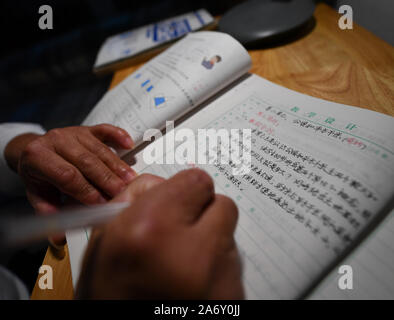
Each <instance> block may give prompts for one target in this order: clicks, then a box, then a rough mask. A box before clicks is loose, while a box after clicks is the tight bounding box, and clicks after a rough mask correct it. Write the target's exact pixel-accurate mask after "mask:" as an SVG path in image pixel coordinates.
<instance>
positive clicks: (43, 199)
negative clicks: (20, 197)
mask: <svg viewBox="0 0 394 320" xmlns="http://www.w3.org/2000/svg"><path fill="white" fill-rule="evenodd" d="M26 197H27V199H28V201H29V203H30V204H31V206H32V207H33V208H34V210H35V211H36V213H38V214H39V215H49V214H53V213H55V212H56V211H57V210H58V207H59V206H60V194H59V191H58V190H56V188H54V187H52V186H50V185H44V183H42V184H41V185H39V186H36V185H34V184H29V185H28V186H27V187H26Z"/></svg>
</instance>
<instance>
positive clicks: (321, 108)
mask: <svg viewBox="0 0 394 320" xmlns="http://www.w3.org/2000/svg"><path fill="white" fill-rule="evenodd" d="M370 124H374V126H373V127H372V126H371V125H370ZM376 125H377V126H376ZM181 127H188V128H214V129H220V128H227V129H231V128H251V129H252V165H251V168H252V170H251V172H250V173H249V174H248V175H244V176H233V175H232V170H231V169H232V168H231V167H230V166H226V165H195V164H190V163H189V164H188V165H162V164H153V165H150V166H148V167H146V166H145V165H144V164H143V161H141V156H142V155H141V154H140V155H138V156H137V166H136V169H137V171H140V172H141V171H143V172H149V173H153V174H158V175H160V176H163V177H170V176H172V175H173V174H175V173H176V172H177V171H179V170H182V169H186V168H190V167H194V166H198V167H201V168H202V169H204V170H206V171H207V172H208V173H209V174H210V175H211V176H212V177H213V179H214V181H215V188H216V191H217V192H218V193H222V194H226V195H228V196H230V197H231V198H232V199H234V201H235V202H236V203H237V205H238V208H239V211H240V217H239V223H238V227H237V230H236V235H235V237H236V241H237V244H238V247H239V250H240V252H241V255H242V258H243V263H244V273H243V277H244V278H243V281H244V284H245V288H246V292H247V297H248V298H250V299H257V298H280V299H286V298H297V297H300V296H301V295H302V294H303V293H304V291H305V290H306V289H307V288H308V287H309V286H310V285H311V283H312V282H313V281H315V280H316V279H317V277H319V276H321V274H322V272H323V270H324V269H325V268H326V267H327V266H328V265H329V264H330V263H332V262H333V261H334V260H336V259H337V258H338V256H339V255H340V254H341V252H342V251H343V250H344V249H345V248H346V247H347V246H348V245H349V244H350V243H352V242H353V241H354V239H355V238H356V237H357V235H358V234H359V232H361V230H363V228H364V227H365V226H366V225H367V224H368V223H369V221H371V220H372V218H373V216H374V215H375V214H376V213H377V212H378V211H379V210H380V209H381V207H382V205H383V204H385V203H386V202H387V201H388V199H389V198H390V197H391V196H392V194H393V191H394V184H393V183H394V176H393V173H394V161H393V155H394V154H393V150H394V146H393V141H392V136H393V134H394V131H393V128H394V119H393V118H390V117H385V116H383V115H380V114H376V113H373V112H369V111H365V110H361V109H358V108H357V109H356V108H351V107H349V106H343V105H338V104H333V103H329V102H326V101H322V100H318V99H314V98H311V97H307V96H305V95H301V94H298V93H295V92H292V91H290V90H287V89H284V88H282V87H279V86H276V85H274V84H272V83H270V82H268V81H266V80H263V79H261V78H259V77H257V76H252V77H250V78H248V79H246V80H245V81H244V82H243V83H241V84H239V85H238V86H237V87H235V88H234V89H232V90H231V91H229V92H228V93H226V94H225V95H224V96H222V97H220V98H219V99H217V100H216V101H214V102H213V103H211V104H210V105H208V106H207V107H206V108H204V109H203V110H202V111H201V112H199V113H198V114H196V115H194V116H193V117H192V118H190V119H189V120H188V121H186V123H184V124H183V125H182V126H181ZM347 127H348V128H347ZM157 143H160V141H159V142H157ZM153 146H154V145H153V144H152V145H150V147H148V148H153ZM370 148H371V149H370ZM147 150H149V149H147ZM170 158H171V157H170ZM185 161H186V159H185ZM138 164H139V165H138Z"/></svg>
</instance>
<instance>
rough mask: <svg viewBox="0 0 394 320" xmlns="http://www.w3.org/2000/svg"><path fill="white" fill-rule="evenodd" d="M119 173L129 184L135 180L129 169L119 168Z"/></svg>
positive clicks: (132, 172)
mask: <svg viewBox="0 0 394 320" xmlns="http://www.w3.org/2000/svg"><path fill="white" fill-rule="evenodd" d="M120 171H121V172H122V178H123V180H125V181H126V182H127V183H129V182H131V181H132V180H133V179H134V178H135V173H134V171H133V170H131V169H130V168H124V167H121V168H120Z"/></svg>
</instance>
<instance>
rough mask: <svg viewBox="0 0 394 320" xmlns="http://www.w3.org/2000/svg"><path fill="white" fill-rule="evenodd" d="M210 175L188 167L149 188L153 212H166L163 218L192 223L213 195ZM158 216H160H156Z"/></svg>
mask: <svg viewBox="0 0 394 320" xmlns="http://www.w3.org/2000/svg"><path fill="white" fill-rule="evenodd" d="M213 191H214V187H213V182H212V179H211V177H210V176H209V175H208V174H207V173H205V172H204V171H202V170H199V169H190V170H185V171H182V172H180V173H178V174H176V175H175V176H174V177H172V178H171V179H168V180H166V181H164V182H162V183H161V184H160V185H159V186H156V187H154V188H152V189H151V190H149V194H148V193H147V195H149V196H150V197H152V202H153V201H154V203H153V205H154V206H156V208H154V210H153V211H154V212H156V213H157V214H159V215H162V214H161V213H162V212H163V211H165V212H166V215H165V217H164V218H165V219H169V220H171V221H174V220H175V221H182V222H186V223H192V222H193V221H195V220H196V218H197V217H198V216H199V215H200V214H201V212H202V210H203V209H204V207H205V206H207V205H208V204H209V202H210V201H211V200H212V198H213V195H214V192H213ZM158 218H160V217H158Z"/></svg>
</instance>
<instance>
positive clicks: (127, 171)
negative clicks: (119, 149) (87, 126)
mask: <svg viewBox="0 0 394 320" xmlns="http://www.w3.org/2000/svg"><path fill="white" fill-rule="evenodd" d="M78 140H79V142H80V143H81V144H82V145H83V146H84V147H85V148H86V149H87V150H89V151H90V152H91V153H93V154H95V155H96V156H97V157H98V158H99V159H100V160H101V161H102V162H103V163H104V164H105V165H106V166H107V167H108V168H109V169H110V170H111V171H112V172H114V173H115V174H116V175H117V176H118V177H119V178H121V179H123V181H124V182H125V183H126V184H129V183H130V182H131V181H133V179H134V178H135V177H136V176H137V174H136V173H135V171H134V170H133V169H131V168H130V167H129V166H128V165H127V164H126V162H124V161H123V160H121V159H120V158H119V157H118V156H117V155H116V154H115V153H113V152H112V150H111V149H110V148H109V147H108V146H106V145H105V144H104V143H102V142H101V141H100V140H98V139H97V138H96V137H95V136H93V135H92V136H89V135H86V136H79V137H78Z"/></svg>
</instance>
